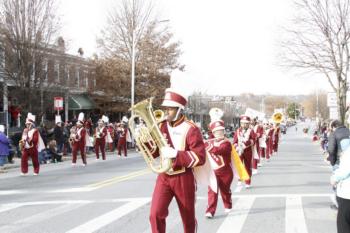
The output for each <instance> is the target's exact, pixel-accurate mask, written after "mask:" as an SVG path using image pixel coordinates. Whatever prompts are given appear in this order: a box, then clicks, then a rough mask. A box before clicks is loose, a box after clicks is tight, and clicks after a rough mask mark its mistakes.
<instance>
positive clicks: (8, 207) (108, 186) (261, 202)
mask: <svg viewBox="0 0 350 233" xmlns="http://www.w3.org/2000/svg"><path fill="white" fill-rule="evenodd" d="M303 127H304V126H303V125H298V131H296V130H295V128H289V129H288V131H287V134H286V135H283V138H282V140H281V144H280V151H279V153H278V154H277V155H276V156H274V157H272V159H271V161H270V162H265V163H264V164H263V166H262V167H260V168H259V173H258V174H257V175H254V176H253V178H252V187H251V188H250V189H245V188H244V187H243V188H242V187H237V186H236V182H234V184H232V192H233V194H232V196H233V211H232V212H231V213H230V214H224V211H223V205H222V202H221V200H219V204H218V210H217V214H216V216H215V218H214V219H206V218H205V217H204V214H205V208H206V202H207V196H206V190H207V187H201V186H200V187H198V192H197V202H196V216H197V221H198V232H199V233H239V232H240V233H283V232H286V233H292V232H295V233H296V232H298V233H335V232H336V225H335V219H336V211H334V210H332V209H330V208H329V206H330V204H331V196H332V191H331V188H330V185H329V176H330V173H331V169H330V167H329V166H328V165H327V164H326V163H325V162H324V161H323V156H322V154H321V151H320V149H319V146H318V145H317V144H315V143H312V142H311V135H304V134H303V133H302V130H301V129H302V128H303ZM79 162H80V165H78V166H76V167H72V166H71V164H70V162H69V161H66V162H63V163H59V164H49V165H45V166H42V167H41V172H40V174H39V176H33V175H32V168H30V172H29V175H28V176H25V177H21V176H19V168H16V169H10V170H8V172H7V173H2V174H0V232H4V233H8V232H18V233H19V232H21V233H41V232H45V233H48V232H57V233H58V232H69V233H73V232H79V233H81V232H101V233H102V232H103V233H108V232H111V233H149V232H150V227H149V221H148V216H149V209H150V200H151V196H152V192H153V188H154V184H155V180H156V174H153V173H151V172H150V171H149V170H148V169H147V167H146V163H145V162H144V160H143V159H142V158H141V156H140V155H139V154H137V153H135V152H133V153H130V155H129V157H127V158H120V157H117V156H116V155H115V154H114V155H109V156H108V157H107V160H106V161H96V160H95V159H94V158H89V159H88V166H86V167H83V166H82V165H81V161H79ZM78 164H79V163H78ZM167 232H170V233H180V232H183V229H182V223H181V218H180V216H179V211H178V207H177V204H176V202H175V200H173V202H172V203H171V205H170V208H169V216H168V218H167Z"/></svg>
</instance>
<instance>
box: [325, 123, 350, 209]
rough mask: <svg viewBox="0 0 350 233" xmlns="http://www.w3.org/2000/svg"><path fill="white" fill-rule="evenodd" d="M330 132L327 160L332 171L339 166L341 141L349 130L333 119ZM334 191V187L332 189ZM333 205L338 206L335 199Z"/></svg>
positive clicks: (345, 137) (349, 133) (348, 133)
mask: <svg viewBox="0 0 350 233" xmlns="http://www.w3.org/2000/svg"><path fill="white" fill-rule="evenodd" d="M330 130H331V133H330V135H329V137H328V148H327V151H328V161H329V162H330V163H331V165H332V166H333V172H335V171H336V170H337V168H338V166H339V161H340V160H339V158H340V156H341V154H342V152H343V151H342V147H341V144H340V143H341V141H342V140H348V139H349V136H350V131H349V129H348V128H346V127H345V126H344V125H342V124H341V122H340V121H339V120H334V121H332V122H331V123H330ZM334 191H335V189H334ZM333 203H334V205H331V208H332V209H336V208H338V202H337V200H333Z"/></svg>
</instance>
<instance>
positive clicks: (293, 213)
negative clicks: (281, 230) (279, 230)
mask: <svg viewBox="0 0 350 233" xmlns="http://www.w3.org/2000/svg"><path fill="white" fill-rule="evenodd" d="M307 232H308V231H307V228H306V223H305V216H304V211H303V205H302V201H301V197H287V198H286V233H307Z"/></svg>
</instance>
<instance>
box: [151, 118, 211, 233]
mask: <svg viewBox="0 0 350 233" xmlns="http://www.w3.org/2000/svg"><path fill="white" fill-rule="evenodd" d="M160 130H161V132H162V133H163V134H164V136H165V137H166V139H167V140H168V143H169V144H170V146H171V147H173V148H175V149H176V150H178V152H177V153H178V154H177V157H176V159H175V160H174V161H173V170H174V171H173V172H171V173H168V174H166V173H163V174H160V175H158V178H157V182H156V186H155V188H154V192H153V197H152V205H151V214H150V222H151V226H152V232H153V233H165V232H166V231H165V230H166V223H165V219H166V217H167V216H168V207H169V205H170V202H171V201H172V199H173V198H174V197H175V199H176V201H177V204H178V206H179V210H180V214H181V218H182V222H183V225H184V232H185V233H194V232H196V228H197V221H196V218H195V191H196V183H195V178H194V175H193V172H192V168H193V167H196V166H199V165H203V164H204V162H205V146H204V142H203V138H202V134H201V132H200V130H199V129H198V127H197V126H196V125H195V124H193V123H192V122H190V121H187V120H185V117H182V118H181V119H179V120H178V121H176V122H175V123H174V124H173V125H169V124H168V123H167V122H164V123H163V124H161V127H160Z"/></svg>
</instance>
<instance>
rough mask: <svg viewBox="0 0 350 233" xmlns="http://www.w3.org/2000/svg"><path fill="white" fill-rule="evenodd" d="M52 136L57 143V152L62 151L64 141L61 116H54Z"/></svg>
mask: <svg viewBox="0 0 350 233" xmlns="http://www.w3.org/2000/svg"><path fill="white" fill-rule="evenodd" d="M53 136H54V137H53V138H54V140H55V141H56V145H57V151H56V152H57V153H62V151H63V143H64V135H63V128H62V121H61V116H56V125H55V128H54V130H53Z"/></svg>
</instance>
